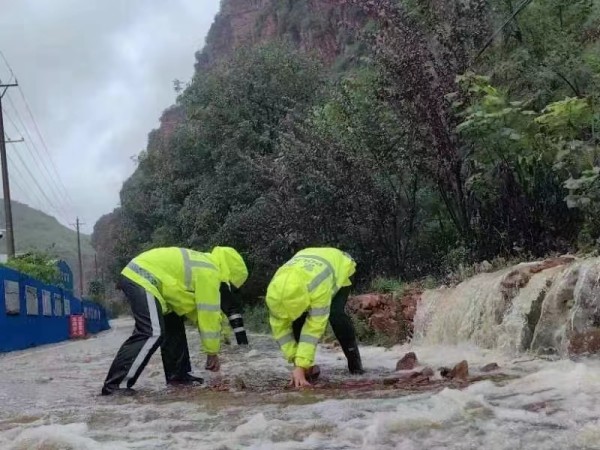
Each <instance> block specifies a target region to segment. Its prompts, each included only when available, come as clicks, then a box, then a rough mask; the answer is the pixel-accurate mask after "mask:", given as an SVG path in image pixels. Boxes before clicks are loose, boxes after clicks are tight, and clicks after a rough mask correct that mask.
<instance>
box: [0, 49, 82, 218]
mask: <svg viewBox="0 0 600 450" xmlns="http://www.w3.org/2000/svg"><path fill="white" fill-rule="evenodd" d="M0 57H2V59H3V60H4V63H5V64H6V67H8V70H9V72H10V74H11V76H12V77H13V78H14V79H15V80H16V78H17V77H16V75H15V73H14V71H13V69H12V67H11V65H10V64H9V62H8V60H7V59H6V56H5V55H4V53H3V52H2V51H1V50H0ZM17 88H18V90H19V94H20V96H21V99H22V100H23V103H24V105H25V108H26V109H27V113H28V114H29V117H30V119H31V121H32V123H33V126H34V128H35V131H36V134H37V136H38V138H39V141H40V142H41V143H42V147H43V149H44V151H45V152H46V154H47V155H48V160H49V161H50V165H51V166H52V169H53V171H54V175H55V176H56V180H58V183H57V185H58V187H59V190H60V188H62V191H63V194H64V196H65V200H66V201H67V204H69V206H70V209H71V210H72V211H73V212H75V207H74V202H73V199H72V197H71V195H70V194H69V191H68V190H67V188H66V187H65V184H64V183H63V181H62V178H61V176H60V174H59V172H58V170H57V168H56V165H55V164H54V160H53V159H52V155H51V153H50V151H49V150H48V146H47V145H46V141H45V139H44V137H43V136H42V133H41V131H40V127H39V126H38V123H37V121H36V120H35V117H34V115H33V112H32V110H31V107H30V106H29V102H28V101H27V98H26V97H25V93H24V92H23V89H21V86H17ZM9 101H10V102H11V104H12V100H11V99H10V98H9ZM13 109H15V112H17V110H16V108H15V107H14V105H13ZM17 114H18V112H17ZM28 134H29V133H28ZM31 141H32V144H33V139H32V140H31ZM50 179H52V176H51V175H50Z"/></svg>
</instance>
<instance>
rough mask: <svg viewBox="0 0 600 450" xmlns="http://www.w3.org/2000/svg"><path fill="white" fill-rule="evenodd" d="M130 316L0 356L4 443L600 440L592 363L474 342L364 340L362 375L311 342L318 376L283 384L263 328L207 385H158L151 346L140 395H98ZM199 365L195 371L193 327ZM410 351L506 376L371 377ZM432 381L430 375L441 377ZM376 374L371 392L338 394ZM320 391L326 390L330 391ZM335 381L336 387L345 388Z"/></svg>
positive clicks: (541, 444) (426, 361)
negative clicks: (376, 343)
mask: <svg viewBox="0 0 600 450" xmlns="http://www.w3.org/2000/svg"><path fill="white" fill-rule="evenodd" d="M132 326H133V324H132V322H131V321H130V320H127V319H121V320H117V321H114V322H113V329H112V330H111V331H109V332H106V333H104V334H101V335H99V336H97V337H94V338H91V339H87V340H85V341H77V342H68V343H63V344H58V345H54V346H47V347H43V348H36V349H32V350H29V351H23V352H16V353H10V354H4V355H2V356H0V373H1V374H2V375H1V378H0V404H1V405H2V406H1V408H0V448H1V449H44V450H46V449H49V450H59V449H60V450H65V449H92V450H96V449H148V450H152V449H246V448H248V449H387V448H394V449H424V448H427V449H517V448H527V449H571V448H572V449H600V401H599V400H600V362H599V361H598V360H596V359H582V360H578V361H571V360H556V361H551V360H542V359H536V358H533V357H530V356H527V355H520V356H519V357H515V356H514V355H513V356H507V355H503V354H501V353H499V352H497V351H490V350H481V349H478V348H476V347H469V346H440V345H430V346H398V347H394V348H392V349H389V350H386V349H383V348H374V347H363V348H362V353H363V360H364V365H365V368H366V369H367V370H368V373H367V374H366V375H365V376H364V377H350V376H348V375H347V374H346V372H345V360H344V358H343V355H342V353H341V352H340V351H339V350H335V349H325V348H320V350H319V353H318V362H319V364H320V366H321V370H322V381H321V385H320V386H318V387H317V388H315V389H312V390H306V391H303V392H296V391H290V390H289V389H286V382H287V376H288V368H287V367H286V364H285V363H284V361H283V360H282V358H281V357H280V355H279V353H278V349H277V348H276V346H275V344H274V343H273V342H272V341H271V339H269V337H267V336H256V335H252V336H251V340H252V345H251V347H250V348H248V349H242V348H240V347H237V346H225V350H224V355H223V358H222V359H223V364H222V371H221V374H220V375H218V376H215V375H212V376H211V375H207V374H205V376H206V378H207V380H208V385H210V386H212V388H187V389H181V388H179V389H175V388H167V387H165V384H164V379H163V373H162V368H161V361H160V356H159V354H158V353H157V354H156V355H155V356H154V357H153V358H152V360H151V362H150V364H149V366H148V367H147V369H146V371H145V372H144V374H143V375H142V376H141V377H140V379H139V381H138V384H137V386H136V387H137V388H138V391H139V392H138V395H137V396H135V397H121V398H105V397H100V396H99V395H98V393H99V391H100V387H101V384H102V381H103V379H104V376H105V375H106V371H107V369H108V367H109V365H110V363H111V361H112V358H113V356H114V354H115V352H116V350H117V348H118V347H119V345H120V344H121V343H122V341H123V340H124V339H125V338H126V336H127V335H128V334H129V333H130V332H131V329H132ZM188 335H189V337H190V341H191V342H190V344H191V350H192V353H194V354H195V355H193V356H192V358H193V364H194V366H195V367H196V368H197V370H195V373H198V374H201V373H203V370H201V369H202V363H203V361H204V358H203V357H202V356H201V355H200V354H198V353H197V349H198V340H197V336H196V333H194V332H193V331H190V330H189V331H188ZM407 351H415V352H416V353H417V355H418V357H419V360H420V363H421V364H422V365H423V366H429V367H432V368H435V369H437V368H438V367H441V366H449V365H452V364H454V363H456V362H458V361H460V360H463V359H466V360H468V361H469V365H470V367H471V373H472V374H474V375H477V371H478V368H479V367H481V366H483V365H485V364H487V363H490V362H496V363H498V364H499V365H500V367H501V370H502V373H503V374H504V375H505V376H504V377H499V378H497V379H494V380H484V381H480V382H475V383H472V384H471V385H469V386H468V387H465V388H463V389H455V388H448V387H438V388H436V389H434V390H431V391H422V392H411V391H410V390H404V389H390V388H389V386H388V387H385V386H384V385H383V384H382V383H381V384H378V383H377V381H378V380H383V379H384V378H387V377H389V376H391V375H393V372H394V369H395V365H396V362H397V360H398V359H399V358H400V357H402V355H404V353H406V352H407ZM436 376H439V375H436ZM366 380H370V381H375V383H374V384H373V386H372V387H371V388H368V389H344V388H343V386H344V385H345V384H344V383H349V384H346V385H347V386H360V385H361V382H364V381H366ZM328 386H329V387H328ZM340 386H341V388H340Z"/></svg>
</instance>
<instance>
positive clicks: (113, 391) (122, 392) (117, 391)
mask: <svg viewBox="0 0 600 450" xmlns="http://www.w3.org/2000/svg"><path fill="white" fill-rule="evenodd" d="M135 394H136V392H135V390H133V389H131V388H126V389H121V388H120V387H118V386H116V387H115V386H107V385H105V386H104V387H103V388H102V395H119V396H125V397H130V396H132V395H135Z"/></svg>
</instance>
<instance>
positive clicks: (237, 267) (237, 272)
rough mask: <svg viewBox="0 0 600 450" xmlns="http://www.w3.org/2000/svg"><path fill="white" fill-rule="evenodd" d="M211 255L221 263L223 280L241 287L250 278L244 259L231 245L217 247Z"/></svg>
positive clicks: (220, 268)
mask: <svg viewBox="0 0 600 450" xmlns="http://www.w3.org/2000/svg"><path fill="white" fill-rule="evenodd" d="M211 255H212V256H213V258H214V259H215V262H216V263H217V264H218V265H219V270H220V271H221V277H222V280H223V281H225V282H227V283H231V284H233V286H235V287H236V288H238V289H239V288H240V287H241V286H242V285H243V284H244V283H245V282H246V280H247V279H248V269H247V268H246V263H244V259H243V258H242V256H241V255H240V254H239V253H238V252H237V250H235V249H233V248H231V247H215V248H213V249H212V252H211Z"/></svg>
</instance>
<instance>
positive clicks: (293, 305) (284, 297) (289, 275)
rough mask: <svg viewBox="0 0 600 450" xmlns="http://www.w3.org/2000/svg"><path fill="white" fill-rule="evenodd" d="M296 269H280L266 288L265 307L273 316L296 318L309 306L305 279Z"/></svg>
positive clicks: (285, 318) (286, 318)
mask: <svg viewBox="0 0 600 450" xmlns="http://www.w3.org/2000/svg"><path fill="white" fill-rule="evenodd" d="M299 275H300V274H298V271H294V270H280V271H279V272H278V273H277V274H276V275H275V277H274V278H273V280H272V281H271V284H269V288H268V289H267V297H266V302H267V307H268V308H269V312H270V313H271V315H273V316H274V317H277V318H279V319H284V320H296V319H297V318H298V317H300V316H301V315H302V314H303V313H304V312H305V311H306V310H307V309H308V307H309V306H310V297H309V294H308V289H307V288H306V280H305V279H304V277H302V276H299Z"/></svg>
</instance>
